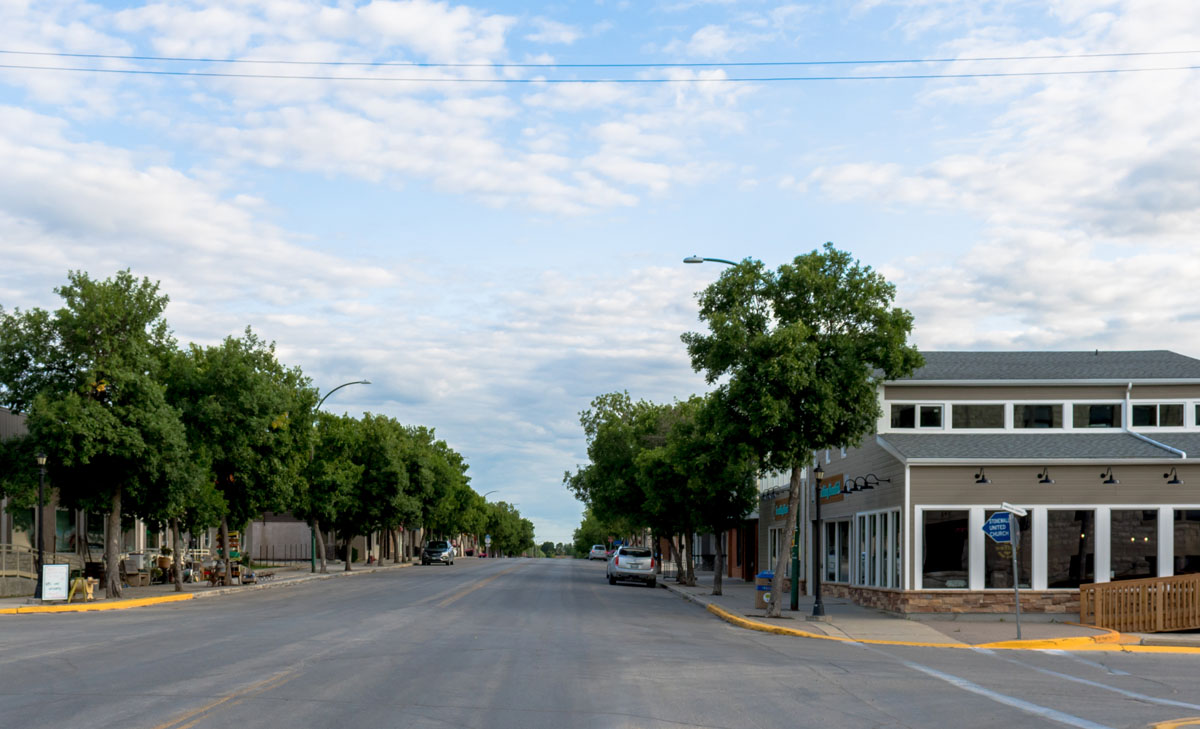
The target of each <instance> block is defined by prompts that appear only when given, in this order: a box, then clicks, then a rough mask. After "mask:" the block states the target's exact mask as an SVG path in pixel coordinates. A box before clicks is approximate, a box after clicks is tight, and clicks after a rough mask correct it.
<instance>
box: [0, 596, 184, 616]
mask: <svg viewBox="0 0 1200 729" xmlns="http://www.w3.org/2000/svg"><path fill="white" fill-rule="evenodd" d="M193 597H195V595H193V594H191V593H190V592H185V593H182V594H179V595H162V596H160V597H139V598H136V599H133V600H113V601H111V602H109V601H107V600H105V601H102V602H85V603H79V604H77V605H28V606H26V607H16V608H4V609H2V610H0V614H4V615H13V614H17V613H19V614H22V615H24V614H27V613H82V612H91V611H94V610H126V609H128V608H136V607H145V606H146V605H158V604H161V603H167V602H181V601H183V600H191V599H192V598H193Z"/></svg>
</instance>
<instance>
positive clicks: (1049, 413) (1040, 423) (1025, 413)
mask: <svg viewBox="0 0 1200 729" xmlns="http://www.w3.org/2000/svg"><path fill="white" fill-rule="evenodd" d="M1013 427H1014V428H1061V427H1062V405H1013Z"/></svg>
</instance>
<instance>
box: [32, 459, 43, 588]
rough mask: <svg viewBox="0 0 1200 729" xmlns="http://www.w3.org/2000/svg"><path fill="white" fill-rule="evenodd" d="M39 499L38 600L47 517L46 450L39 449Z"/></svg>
mask: <svg viewBox="0 0 1200 729" xmlns="http://www.w3.org/2000/svg"><path fill="white" fill-rule="evenodd" d="M37 464H38V500H37V543H38V561H37V587H36V588H34V590H33V597H34V598H35V599H37V600H41V599H42V565H44V564H45V563H46V552H45V549H46V542H45V536H44V535H45V533H46V531H45V530H46V517H45V508H44V507H43V506H42V501H43V500H44V499H43V493H44V492H45V490H46V452H45V451H38V454H37Z"/></svg>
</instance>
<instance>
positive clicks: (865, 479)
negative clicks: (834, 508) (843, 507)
mask: <svg viewBox="0 0 1200 729" xmlns="http://www.w3.org/2000/svg"><path fill="white" fill-rule="evenodd" d="M891 482H892V479H890V478H879V477H878V476H876V475H875V474H873V473H868V474H867V475H866V476H855V477H854V478H850V479H846V485H847V486H849V487H850V488H847V489H846V491H847V492H849V493H854V492H855V491H870V490H871V489H874V488H875V487H876V486H878V485H879V484H881V483H891Z"/></svg>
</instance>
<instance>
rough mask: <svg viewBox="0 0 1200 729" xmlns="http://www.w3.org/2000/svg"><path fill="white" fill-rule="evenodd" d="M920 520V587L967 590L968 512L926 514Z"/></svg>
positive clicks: (930, 512)
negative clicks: (921, 560)
mask: <svg viewBox="0 0 1200 729" xmlns="http://www.w3.org/2000/svg"><path fill="white" fill-rule="evenodd" d="M921 519H922V528H921V541H922V550H921V553H922V559H923V562H922V565H921V586H922V587H925V588H930V589H936V590H941V589H963V590H965V589H966V588H967V574H968V569H969V564H970V563H969V561H968V559H969V551H970V549H969V544H968V541H967V512H966V510H960V511H925V512H922V514H921Z"/></svg>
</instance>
